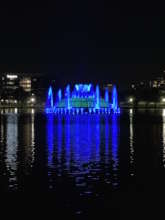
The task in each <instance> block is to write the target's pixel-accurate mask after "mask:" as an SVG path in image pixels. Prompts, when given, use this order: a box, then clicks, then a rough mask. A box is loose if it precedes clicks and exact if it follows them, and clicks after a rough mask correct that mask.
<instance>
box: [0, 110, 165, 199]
mask: <svg viewBox="0 0 165 220" xmlns="http://www.w3.org/2000/svg"><path fill="white" fill-rule="evenodd" d="M140 114H141V115H140V116H139V115H138V113H137V112H135V111H134V110H132V109H130V110H129V111H128V112H126V113H123V114H121V115H120V116H117V115H113V116H112V115H111V116H110V117H106V116H101V115H95V116H88V115H83V116H66V117H62V116H58V117H54V116H52V115H47V116H46V115H44V114H37V113H36V112H35V110H34V109H31V110H29V112H28V113H26V114H25V113H21V112H20V111H19V110H18V109H17V110H16V109H12V110H3V111H1V115H0V181H1V183H2V189H1V190H2V191H3V189H4V188H5V189H7V190H9V189H14V190H19V189H20V185H21V189H24V184H26V187H27V186H28V183H29V182H26V179H27V177H28V178H29V179H30V182H32V183H33V182H35V181H36V180H35V178H34V177H35V176H37V178H38V179H37V178H36V179H37V181H38V182H37V184H40V183H41V182H42V181H43V179H44V181H45V182H46V183H45V185H44V183H43V185H44V186H43V187H44V190H45V189H46V190H54V191H56V190H58V189H59V185H60V184H61V183H66V185H67V184H71V183H72V187H73V188H74V187H76V189H78V192H79V195H91V194H93V195H94V194H95V195H97V196H99V193H100V194H101V193H102V192H103V191H104V188H106V187H107V186H108V187H109V188H108V189H109V190H112V191H113V190H119V189H120V187H121V185H122V183H123V182H126V183H127V184H128V185H129V178H128V175H130V176H135V177H136V174H135V170H136V169H142V167H145V165H146V164H145V163H143V161H142V162H141V161H139V159H137V158H141V155H140V156H139V157H137V156H136V155H135V152H137V155H138V152H140V154H141V153H142V151H143V149H144V150H145V151H144V154H145V153H146V151H147V150H146V149H147V148H146V147H147V143H149V144H153V146H154V147H155V148H156V150H157V151H158V152H159V153H160V154H161V155H162V157H161V160H162V161H161V162H162V163H163V166H164V167H165V110H162V111H161V112H158V113H155V111H154V112H152V114H153V115H154V117H155V118H156V119H155V121H151V120H152V119H153V115H151V116H149V113H148V112H147V113H146V112H145V113H144V112H143V113H142V112H140ZM143 114H145V117H143V116H142V115H143ZM137 116H138V119H137ZM124 117H125V118H124ZM147 118H148V119H147ZM150 119H151V120H150ZM145 120H146V121H145ZM147 120H148V121H147ZM145 128H147V129H148V130H149V131H148V133H147V134H151V137H150V140H149V139H147V135H146V136H145V135H144V138H143V140H142V139H140V138H138V137H141V135H142V134H141V133H142V131H144V132H145ZM153 128H154V129H153ZM135 131H136V132H135ZM123 134H124V135H123ZM159 136H160V137H161V138H159V139H160V140H158V139H156V138H155V137H159ZM149 141H150V142H149ZM141 145H142V146H141ZM139 149H140V151H139ZM149 149H152V148H149ZM127 151H128V152H127ZM148 155H150V154H149V152H148ZM142 156H143V158H144V155H142ZM154 157H157V155H156V154H154ZM147 160H148V158H147ZM144 161H145V160H144ZM155 161H156V160H155ZM136 163H139V164H140V168H137V167H136V165H137V164H136ZM127 164H129V165H130V166H128V167H127ZM158 168H159V167H158ZM138 172H139V173H140V172H141V170H140V171H138ZM44 173H46V176H45V175H44ZM25 177H26V178H25ZM22 179H23V180H24V181H22ZM29 179H28V181H29ZM123 179H124V180H123ZM47 183H48V184H47ZM37 184H36V185H37ZM34 185H35V184H34ZM29 187H32V188H33V184H32V185H31V186H29ZM72 187H71V189H69V190H73V188H72Z"/></svg>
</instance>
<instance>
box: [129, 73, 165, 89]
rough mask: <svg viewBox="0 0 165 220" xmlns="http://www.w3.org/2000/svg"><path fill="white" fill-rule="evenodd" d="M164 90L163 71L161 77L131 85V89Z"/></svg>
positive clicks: (164, 76)
mask: <svg viewBox="0 0 165 220" xmlns="http://www.w3.org/2000/svg"><path fill="white" fill-rule="evenodd" d="M152 88H153V89H165V71H163V75H162V76H160V77H157V78H155V79H153V80H148V81H141V82H138V83H132V84H131V89H133V90H137V89H152Z"/></svg>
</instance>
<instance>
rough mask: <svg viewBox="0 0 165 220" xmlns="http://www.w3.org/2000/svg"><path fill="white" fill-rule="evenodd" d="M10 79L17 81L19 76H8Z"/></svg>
mask: <svg viewBox="0 0 165 220" xmlns="http://www.w3.org/2000/svg"><path fill="white" fill-rule="evenodd" d="M7 78H8V79H17V78H18V76H17V75H7Z"/></svg>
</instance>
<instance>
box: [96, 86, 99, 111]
mask: <svg viewBox="0 0 165 220" xmlns="http://www.w3.org/2000/svg"><path fill="white" fill-rule="evenodd" d="M95 98H96V109H100V89H99V86H98V85H97V86H96V95H95Z"/></svg>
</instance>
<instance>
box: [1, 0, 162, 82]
mask: <svg viewBox="0 0 165 220" xmlns="http://www.w3.org/2000/svg"><path fill="white" fill-rule="evenodd" d="M146 6H147V7H145V5H143V7H141V6H140V5H139V6H134V5H129V6H128V5H122V4H119V6H115V5H113V6H112V5H108V4H107V3H105V2H104V1H102V2H97V1H94V2H93V3H86V2H83V3H82V4H81V3H80V2H77V1H59V2H58V3H56V5H54V6H53V5H49V6H48V5H40V6H35V5H33V7H32V6H28V7H27V8H24V7H23V6H22V7H21V6H20V7H16V5H11V6H10V8H9V7H3V8H1V9H0V27H1V28H0V72H41V73H43V74H47V75H46V76H47V77H51V78H54V79H58V80H59V82H65V81H66V82H67V81H75V82H80V81H82V82H85V81H93V82H95V81H98V80H99V81H102V82H108V81H113V82H118V83H119V84H122V83H128V82H129V81H137V80H141V79H148V78H150V77H152V76H153V74H155V75H156V74H159V73H161V72H162V71H163V70H164V69H165V28H164V23H165V17H164V16H163V15H164V11H163V8H164V7H161V6H160V7H156V6H155V5H149V6H148V5H146Z"/></svg>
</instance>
